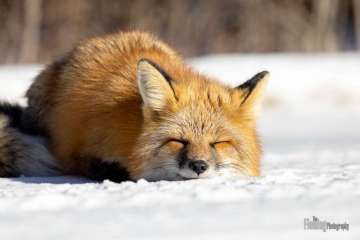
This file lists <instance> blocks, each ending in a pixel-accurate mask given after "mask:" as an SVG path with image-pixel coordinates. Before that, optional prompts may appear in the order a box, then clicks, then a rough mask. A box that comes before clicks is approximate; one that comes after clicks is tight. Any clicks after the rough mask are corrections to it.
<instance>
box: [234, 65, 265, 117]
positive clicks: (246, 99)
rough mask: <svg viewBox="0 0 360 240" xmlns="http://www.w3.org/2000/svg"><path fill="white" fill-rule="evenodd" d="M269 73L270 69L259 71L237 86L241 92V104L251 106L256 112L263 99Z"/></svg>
mask: <svg viewBox="0 0 360 240" xmlns="http://www.w3.org/2000/svg"><path fill="white" fill-rule="evenodd" d="M269 75H270V74H269V72H268V71H262V72H259V73H258V74H256V75H255V76H253V77H252V78H250V79H249V80H247V81H246V82H244V83H243V84H241V85H240V86H238V87H236V90H238V91H240V93H241V106H244V107H251V108H252V109H254V110H255V112H256V111H257V108H258V107H259V105H260V103H261V101H262V99H263V95H264V91H265V87H266V85H267V82H268V79H269Z"/></svg>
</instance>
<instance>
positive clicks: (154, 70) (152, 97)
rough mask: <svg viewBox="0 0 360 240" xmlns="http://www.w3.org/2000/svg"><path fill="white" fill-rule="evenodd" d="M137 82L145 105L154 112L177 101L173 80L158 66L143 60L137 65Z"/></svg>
mask: <svg viewBox="0 0 360 240" xmlns="http://www.w3.org/2000/svg"><path fill="white" fill-rule="evenodd" d="M136 77H137V82H138V87H139V91H140V95H141V98H142V99H143V102H144V105H145V106H147V107H150V109H152V110H154V111H160V110H162V109H163V108H164V106H165V105H166V104H167V103H169V102H172V101H175V100H176V96H175V92H174V89H173V87H172V85H171V78H170V77H169V75H167V73H166V72H165V71H164V70H162V69H161V68H160V67H159V66H158V65H157V64H155V63H153V62H152V61H150V60H147V59H141V60H140V61H139V62H138V65H137V76H136Z"/></svg>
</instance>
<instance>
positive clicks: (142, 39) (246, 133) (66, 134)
mask: <svg viewBox="0 0 360 240" xmlns="http://www.w3.org/2000/svg"><path fill="white" fill-rule="evenodd" d="M267 76H268V74H267V72H262V73H259V74H257V75H255V76H254V77H253V78H252V79H250V80H248V81H247V82H245V83H243V84H242V85H240V86H239V87H236V88H231V87H229V86H225V85H223V84H221V83H220V82H218V81H216V80H214V79H212V78H209V77H207V76H204V75H202V74H200V73H198V72H196V71H194V70H193V69H192V68H191V67H189V66H188V65H186V64H185V63H184V61H183V60H182V58H181V57H180V56H179V55H178V54H177V53H176V52H175V51H174V50H172V49H171V48H170V47H169V46H168V45H166V44H165V43H163V42H161V41H160V40H158V39H156V38H155V37H154V36H152V35H150V34H147V33H141V32H130V33H118V34H113V35H107V36H104V37H97V38H93V39H90V40H86V41H83V42H81V43H80V44H79V45H78V46H77V47H75V48H74V49H73V50H72V51H71V52H70V53H68V54H67V55H66V56H65V57H63V58H62V59H60V60H59V61H56V62H54V63H52V64H50V65H49V66H47V68H45V70H43V71H42V72H41V73H40V75H39V76H38V77H37V78H36V79H35V81H34V83H33V84H32V86H31V87H30V89H29V91H28V92H27V97H28V99H29V108H28V110H27V111H28V112H27V114H28V115H29V116H31V117H30V118H31V119H32V121H33V122H36V123H37V124H38V125H39V127H40V128H41V129H42V131H43V132H44V133H46V134H47V135H48V138H49V144H50V150H51V152H52V153H53V154H54V155H55V157H56V158H57V159H58V160H59V161H60V163H61V165H62V167H63V169H64V171H65V173H67V174H80V175H85V176H88V177H90V178H94V179H102V178H110V179H112V180H115V181H121V180H123V179H125V177H126V178H130V179H133V180H136V179H140V178H145V179H147V180H161V179H164V180H182V179H192V178H203V177H211V176H215V175H221V174H225V173H233V174H240V175H252V176H256V175H259V173H260V168H259V166H260V157H261V147H260V143H259V139H258V137H257V134H256V112H257V107H258V105H259V103H260V100H261V96H262V93H263V90H264V86H265V83H266V80H267ZM104 166H108V167H104ZM120 175H122V176H120Z"/></svg>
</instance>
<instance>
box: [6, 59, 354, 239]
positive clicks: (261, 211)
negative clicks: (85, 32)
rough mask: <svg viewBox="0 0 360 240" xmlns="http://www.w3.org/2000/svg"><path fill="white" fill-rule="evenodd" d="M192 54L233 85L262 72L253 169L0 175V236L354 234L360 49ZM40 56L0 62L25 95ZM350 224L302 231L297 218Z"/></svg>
mask: <svg viewBox="0 0 360 240" xmlns="http://www.w3.org/2000/svg"><path fill="white" fill-rule="evenodd" d="M190 63H191V64H192V65H193V66H194V67H195V68H197V69H199V70H200V71H202V72H203V73H205V74H208V75H209V76H213V77H216V78H218V79H219V80H221V81H224V82H226V83H229V84H231V85H233V86H235V85H238V84H240V83H241V82H243V81H244V80H246V79H247V78H249V77H251V76H252V75H253V74H255V73H256V72H258V71H261V70H264V69H266V70H269V71H270V72H271V79H270V82H269V86H268V89H267V95H266V101H265V104H264V108H263V113H262V116H261V118H260V121H259V132H260V134H261V135H262V136H263V139H264V153H265V154H264V158H263V163H262V165H263V174H262V176H261V177H258V178H243V179H234V178H215V179H207V180H191V181H182V182H166V181H160V182H154V183H150V182H147V181H145V180H140V181H138V182H136V183H135V182H124V183H121V184H116V183H113V182H110V181H104V182H103V183H94V182H91V181H89V180H87V179H83V178H77V177H70V176H69V177H53V178H24V177H22V178H15V179H0V236H1V237H0V238H1V239H6V240H7V239H50V238H51V239H53V240H55V239H150V240H151V239H244V238H245V239H247V238H252V239H260V238H267V239H360V162H359V161H360V124H359V123H360V109H359V105H360V79H359V76H360V55H359V54H357V53H353V54H341V55H217V56H209V57H203V58H198V59H193V60H191V61H190ZM39 69H41V66H2V67H0V86H1V87H0V96H1V99H8V100H10V101H13V102H21V103H23V104H24V103H25V100H24V98H23V97H22V96H23V93H24V91H25V89H26V88H27V87H28V86H29V84H30V82H31V79H32V78H33V77H34V76H35V75H36V74H37V73H38V71H39ZM312 216H316V217H318V218H319V219H320V220H325V221H328V222H333V223H344V222H346V223H348V224H349V227H350V228H349V231H336V230H328V231H326V232H323V231H321V230H304V218H312Z"/></svg>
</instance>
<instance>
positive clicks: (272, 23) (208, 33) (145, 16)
mask: <svg viewBox="0 0 360 240" xmlns="http://www.w3.org/2000/svg"><path fill="white" fill-rule="evenodd" d="M132 29H137V30H146V31H151V32H154V33H156V34H157V35H158V36H160V37H161V38H162V39H164V40H165V41H167V42H168V43H170V45H171V46H173V47H175V48H176V49H178V51H179V52H180V53H182V54H183V55H184V56H186V57H193V56H201V55H207V54H215V53H229V52H241V53H247V52H252V53H269V52H338V51H351V50H358V49H360V0H292V1H290V0H225V1H218V0H182V1H178V0H131V1H130V0H102V1H99V0H76V1H74V0H62V1H57V0H0V52H1V55H0V64H4V63H7V64H8V63H46V62H49V61H51V59H53V58H54V57H56V56H59V55H61V54H63V53H64V52H66V51H68V50H69V49H71V48H72V47H73V46H74V44H75V43H76V42H77V41H79V40H80V39H83V38H85V37H89V36H94V35H98V34H104V33H110V32H114V31H118V30H122V31H123V30H132Z"/></svg>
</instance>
